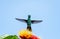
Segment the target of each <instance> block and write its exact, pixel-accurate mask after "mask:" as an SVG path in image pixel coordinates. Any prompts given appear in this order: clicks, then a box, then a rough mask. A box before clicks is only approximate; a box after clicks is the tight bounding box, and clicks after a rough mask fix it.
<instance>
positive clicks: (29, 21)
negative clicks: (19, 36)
mask: <svg viewBox="0 0 60 39" xmlns="http://www.w3.org/2000/svg"><path fill="white" fill-rule="evenodd" d="M16 20H18V21H21V22H25V23H26V24H27V28H26V29H27V30H29V31H32V28H31V24H36V23H39V22H42V20H31V15H28V19H27V20H26V19H20V18H16Z"/></svg>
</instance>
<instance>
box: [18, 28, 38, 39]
mask: <svg viewBox="0 0 60 39" xmlns="http://www.w3.org/2000/svg"><path fill="white" fill-rule="evenodd" d="M19 37H20V38H21V39H39V38H38V37H37V36H35V35H33V34H32V32H31V31H29V30H26V29H25V30H21V31H20V32H19Z"/></svg>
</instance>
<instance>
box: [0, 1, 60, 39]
mask: <svg viewBox="0 0 60 39" xmlns="http://www.w3.org/2000/svg"><path fill="white" fill-rule="evenodd" d="M29 14H30V15H31V19H32V20H33V19H36V20H39V19H41V20H43V22H42V23H38V24H32V29H33V33H35V34H36V35H37V36H40V37H41V38H42V39H60V0H0V35H3V34H18V31H19V30H21V29H25V28H26V26H27V25H26V24H25V23H22V22H19V21H17V20H15V18H24V19H27V16H28V15H29Z"/></svg>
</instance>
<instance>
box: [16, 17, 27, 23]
mask: <svg viewBox="0 0 60 39" xmlns="http://www.w3.org/2000/svg"><path fill="white" fill-rule="evenodd" d="M16 20H18V21H21V22H27V20H25V19H19V18H16Z"/></svg>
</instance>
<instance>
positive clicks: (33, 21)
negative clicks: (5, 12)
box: [31, 20, 42, 24]
mask: <svg viewBox="0 0 60 39" xmlns="http://www.w3.org/2000/svg"><path fill="white" fill-rule="evenodd" d="M39 22H42V20H32V21H31V23H32V24H35V23H39Z"/></svg>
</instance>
